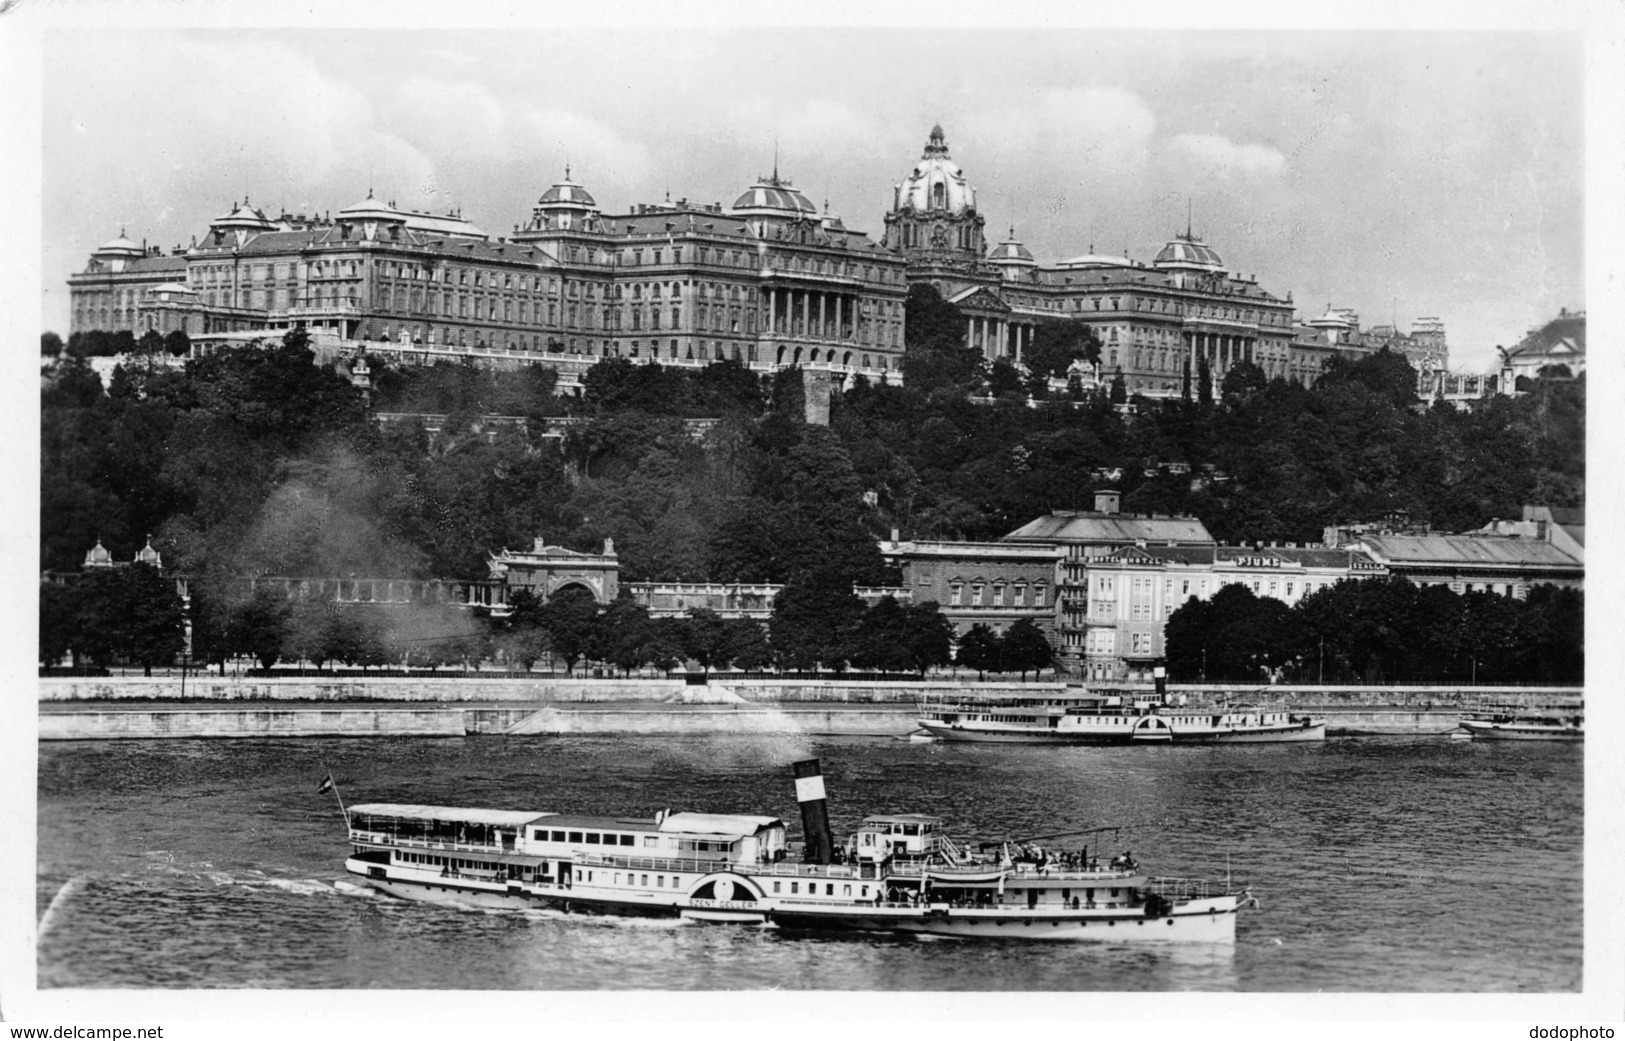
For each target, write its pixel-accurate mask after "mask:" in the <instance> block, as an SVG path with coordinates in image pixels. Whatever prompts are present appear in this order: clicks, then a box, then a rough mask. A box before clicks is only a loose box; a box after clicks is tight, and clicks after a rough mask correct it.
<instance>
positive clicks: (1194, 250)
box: [1151, 231, 1225, 272]
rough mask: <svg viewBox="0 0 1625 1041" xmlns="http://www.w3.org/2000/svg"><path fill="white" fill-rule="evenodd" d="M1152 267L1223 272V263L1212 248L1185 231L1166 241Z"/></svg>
mask: <svg viewBox="0 0 1625 1041" xmlns="http://www.w3.org/2000/svg"><path fill="white" fill-rule="evenodd" d="M1151 265H1152V266H1153V267H1167V268H1189V269H1193V270H1197V271H1219V272H1222V271H1224V269H1225V268H1224V261H1223V260H1221V259H1220V258H1219V254H1218V251H1216V250H1215V249H1214V248H1213V247H1212V246H1208V245H1204V244H1203V242H1202V240H1201V238H1200V237H1198V236H1196V235H1193V234H1191V233H1190V232H1189V231H1186V232H1185V233H1184V234H1182V235H1175V236H1174V237H1173V238H1172V239H1169V240H1168V244H1167V245H1166V246H1164V247H1162V249H1161V250H1159V251H1158V252H1157V258H1156V259H1155V260H1153V261H1152V262H1151Z"/></svg>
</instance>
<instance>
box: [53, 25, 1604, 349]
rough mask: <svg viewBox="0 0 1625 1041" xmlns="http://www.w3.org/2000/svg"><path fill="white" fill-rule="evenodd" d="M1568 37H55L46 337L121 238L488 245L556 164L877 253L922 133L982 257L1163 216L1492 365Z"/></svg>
mask: <svg viewBox="0 0 1625 1041" xmlns="http://www.w3.org/2000/svg"><path fill="white" fill-rule="evenodd" d="M1583 57H1584V49H1583V39H1582V37H1581V36H1579V35H1578V34H1570V33H1544V34H1541V33H1532V32H1528V31H1523V32H1474V33H1466V32H1449V31H1447V32H1396V31H1364V32H1348V31H1341V32H1304V31H1282V32H1256V31H1249V32H1240V31H1217V32H1214V31H1207V32H1195V31H1169V30H1162V31H1103V30H1099V29H1054V28H1048V29H1042V30H1029V29H993V30H989V29H974V30H971V29H948V30H919V29H885V28H865V29H857V28H849V29H817V30H808V29H794V30H791V29H757V30H749V31H720V30H710V29H702V28H691V29H676V28H660V29H636V28H617V29H612V30H605V29H581V28H577V29H570V30H568V31H551V32H549V31H537V30H525V31H502V32H495V31H490V30H479V31H458V30H452V31H447V30H435V31H424V30H390V29H382V30H380V29H376V28H369V29H365V30H361V29H354V30H337V29H321V30H316V29H307V30H298V29H296V30H280V31H257V32H246V31H230V30H228V31H219V30H207V31H205V30H133V31H132V30H119V31H116V32H98V31H94V30H58V31H54V32H52V33H50V34H49V35H47V37H46V39H45V49H44V59H45V62H44V69H45V72H44V81H43V101H44V122H43V127H42V131H43V144H44V152H43V154H44V170H43V202H44V208H43V221H44V223H43V246H44V270H43V305H44V306H43V319H44V326H45V328H49V329H55V330H58V331H61V332H64V333H65V332H66V330H67V326H68V320H67V310H68V299H67V289H66V278H67V276H68V275H69V274H70V273H71V272H73V271H75V270H79V269H81V268H82V267H83V265H84V263H85V261H86V258H87V256H88V254H89V253H90V251H91V250H92V249H94V248H95V247H96V246H97V245H99V244H100V243H102V242H105V241H107V240H108V239H110V238H112V237H113V236H114V235H116V234H117V233H118V232H119V230H120V229H121V228H123V229H125V230H126V231H127V232H128V234H129V235H130V237H131V238H133V239H135V240H136V241H138V242H139V241H141V240H142V239H147V240H150V241H151V242H153V243H156V244H161V245H162V246H163V247H164V248H165V249H166V250H167V249H169V248H170V247H172V246H174V245H176V244H185V243H188V242H189V241H190V240H191V239H192V237H193V236H194V235H199V236H201V235H202V233H203V232H204V230H205V229H206V228H207V225H208V222H209V220H210V219H211V218H213V217H216V216H218V215H220V214H222V213H225V212H226V211H227V208H228V206H229V205H230V204H231V202H232V201H233V200H234V199H241V198H243V197H245V196H246V197H247V198H248V199H249V200H250V201H252V202H253V203H254V204H255V205H257V206H263V207H266V208H268V209H272V210H274V209H278V208H281V207H284V206H285V207H287V208H288V209H289V210H292V211H295V212H297V211H306V212H308V211H311V210H323V211H325V210H337V209H339V208H340V207H343V206H345V205H348V204H350V203H352V202H355V201H357V200H358V199H360V198H362V197H364V196H365V195H366V193H367V189H368V187H369V185H370V186H372V187H373V188H374V189H376V191H377V193H378V194H379V195H380V196H383V197H385V198H393V199H394V200H395V201H396V202H398V203H399V204H400V205H402V206H409V207H415V208H424V207H432V208H435V209H445V208H446V207H449V206H455V207H458V208H460V209H461V210H462V211H463V213H464V214H465V215H466V216H467V217H469V218H470V219H471V220H473V221H474V222H475V223H476V224H478V225H480V226H481V227H483V228H484V229H485V230H487V231H489V232H491V233H492V234H508V233H510V232H511V229H512V227H513V225H514V224H515V223H516V222H519V221H522V220H524V219H525V217H526V216H527V215H528V213H529V210H530V207H531V206H532V204H533V203H534V202H535V200H536V197H537V196H538V195H540V194H541V192H542V191H543V190H545V189H546V187H547V186H548V185H549V184H550V183H552V182H553V181H555V180H557V179H558V178H559V176H560V175H561V174H562V172H563V169H564V165H565V163H566V162H568V163H570V165H571V167H572V170H573V173H574V175H575V179H576V180H578V181H580V182H581V183H583V184H584V185H585V186H586V187H587V188H588V189H589V190H590V191H591V192H592V193H593V194H594V195H595V196H596V198H597V200H598V202H599V203H600V205H602V206H603V207H605V208H607V209H615V208H620V207H626V206H629V205H631V204H633V203H637V202H654V201H659V200H661V199H662V198H664V197H665V196H666V193H667V192H668V191H669V192H670V194H671V197H672V198H673V199H676V198H679V197H687V198H688V199H690V200H693V201H704V202H722V203H723V204H725V205H726V204H728V203H730V202H731V201H732V200H733V198H734V197H735V196H736V195H737V194H738V193H739V192H740V191H741V190H742V189H743V188H745V187H747V186H748V185H749V184H750V183H751V182H752V180H753V178H755V177H756V176H757V175H758V174H765V173H767V172H769V171H770V170H771V169H772V166H773V161H774V148H775V142H776V143H777V149H778V156H779V159H778V162H779V170H780V172H781V174H783V175H784V176H786V177H788V178H790V179H791V180H793V181H794V183H795V185H796V186H797V187H798V188H801V189H802V190H804V191H805V192H806V193H807V195H808V196H809V197H811V198H812V199H813V200H814V201H815V202H817V203H818V204H819V205H820V206H821V205H823V203H824V201H825V200H826V199H827V200H828V202H829V206H830V209H831V211H832V212H834V213H836V214H838V215H840V216H841V217H842V218H843V219H844V220H845V221H846V223H847V224H848V226H849V227H853V228H857V229H860V230H864V231H867V232H869V233H870V234H872V235H875V236H877V237H878V235H879V233H880V231H881V229H882V222H881V218H882V215H883V214H884V212H885V211H886V209H887V207H888V205H889V203H890V199H891V191H892V185H893V184H894V183H896V182H897V181H898V180H900V179H901V178H902V177H903V176H904V175H906V174H907V173H908V171H909V169H910V167H911V166H912V164H913V163H914V161H915V160H916V159H918V157H919V155H920V151H921V148H922V146H923V145H924V143H925V140H926V136H927V134H928V133H929V131H930V128H931V126H932V124H933V123H937V122H940V123H941V124H942V126H943V128H944V129H945V131H946V133H947V140H948V144H949V146H950V149H951V154H952V156H953V158H954V159H955V160H956V161H957V162H959V164H960V165H961V166H962V167H963V169H964V170H965V172H966V174H967V175H968V177H969V178H970V181H971V183H972V184H973V185H974V186H975V187H976V188H977V190H978V201H979V204H980V207H981V210H982V212H983V214H984V215H985V216H986V218H987V224H988V232H989V240H990V241H998V240H1000V239H1002V238H1003V237H1004V236H1005V234H1006V233H1007V231H1008V229H1009V228H1010V226H1011V225H1014V226H1015V231H1016V236H1017V238H1019V239H1021V240H1022V241H1023V242H1025V243H1026V244H1027V246H1028V247H1029V248H1030V249H1031V250H1032V251H1033V253H1034V255H1035V256H1037V257H1038V259H1039V260H1040V261H1044V262H1053V261H1056V260H1060V259H1064V258H1066V257H1069V256H1075V255H1077V254H1080V253H1084V252H1086V251H1088V250H1089V249H1090V248H1091V247H1093V248H1094V249H1095V250H1096V251H1098V252H1102V253H1106V252H1109V253H1118V254H1120V253H1123V252H1124V251H1125V250H1126V251H1127V253H1128V255H1129V256H1131V257H1133V258H1135V259H1137V260H1147V261H1148V260H1149V259H1150V258H1151V257H1152V256H1153V255H1154V254H1155V253H1156V251H1157V250H1158V248H1160V246H1161V245H1162V244H1163V243H1164V242H1165V241H1167V239H1168V238H1169V236H1171V235H1172V234H1173V233H1175V232H1176V231H1180V230H1183V229H1184V227H1185V222H1186V205H1187V201H1188V202H1189V204H1190V206H1191V208H1192V210H1193V211H1194V219H1193V225H1194V228H1195V230H1196V232H1197V233H1198V234H1199V235H1201V236H1202V237H1203V238H1204V239H1205V240H1206V241H1207V242H1209V243H1211V244H1212V245H1213V246H1214V247H1215V248H1217V250H1218V251H1219V253H1220V254H1221V256H1223V258H1224V259H1225V261H1226V262H1227V263H1228V265H1229V267H1230V269H1231V270H1232V271H1235V272H1239V273H1242V274H1247V275H1253V274H1256V276H1257V277H1258V280H1259V282H1260V283H1261V284H1262V285H1263V286H1264V288H1266V289H1268V290H1270V291H1273V292H1275V293H1278V294H1281V295H1285V294H1287V293H1289V292H1290V293H1291V294H1292V297H1293V300H1294V302H1295V304H1296V305H1297V308H1298V312H1299V316H1300V317H1301V318H1305V319H1307V318H1312V317H1314V316H1316V315H1318V314H1320V313H1321V312H1322V311H1323V310H1324V309H1325V308H1326V306H1327V305H1328V304H1331V305H1335V306H1339V307H1351V308H1354V309H1355V310H1357V311H1358V312H1359V314H1360V316H1361V320H1362V322H1363V323H1364V324H1366V325H1368V326H1369V325H1373V324H1378V323H1383V322H1390V321H1394V320H1396V319H1397V321H1398V323H1399V325H1400V326H1401V327H1402V328H1409V327H1410V325H1411V322H1412V320H1413V319H1415V318H1416V317H1418V316H1423V315H1436V316H1439V317H1441V318H1443V319H1444V321H1445V325H1446V328H1447V330H1448V332H1449V339H1450V344H1451V358H1452V365H1453V367H1456V368H1460V369H1466V370H1472V371H1478V370H1482V369H1484V368H1486V367H1487V366H1488V364H1489V359H1490V358H1491V356H1492V354H1493V347H1494V345H1495V344H1497V343H1501V344H1510V343H1512V342H1514V341H1515V340H1516V339H1517V338H1518V337H1519V336H1521V335H1522V334H1523V333H1524V331H1525V330H1526V329H1527V328H1529V327H1530V326H1531V325H1533V324H1535V323H1537V322H1540V321H1542V320H1544V319H1545V318H1547V317H1550V316H1552V315H1555V314H1556V312H1557V310H1558V309H1559V308H1560V307H1570V308H1583V307H1584V306H1585V304H1586V300H1585V296H1584V273H1583V230H1584V212H1583V201H1584V200H1583V173H1584V163H1583V149H1584V143H1585V142H1584V118H1583V116H1584V113H1583V98H1584V78H1583Z"/></svg>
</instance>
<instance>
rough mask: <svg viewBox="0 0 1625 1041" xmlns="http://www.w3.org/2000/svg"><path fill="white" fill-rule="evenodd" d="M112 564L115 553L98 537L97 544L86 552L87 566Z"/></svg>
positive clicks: (110, 565)
mask: <svg viewBox="0 0 1625 1041" xmlns="http://www.w3.org/2000/svg"><path fill="white" fill-rule="evenodd" d="M112 566H113V554H112V553H110V552H108V550H107V547H106V546H104V545H102V540H101V539H100V538H99V537H98V538H97V539H96V545H95V546H94V547H92V548H91V549H90V550H89V552H87V553H86V554H85V567H112Z"/></svg>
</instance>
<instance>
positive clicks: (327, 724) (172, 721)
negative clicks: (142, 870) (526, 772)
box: [39, 706, 465, 741]
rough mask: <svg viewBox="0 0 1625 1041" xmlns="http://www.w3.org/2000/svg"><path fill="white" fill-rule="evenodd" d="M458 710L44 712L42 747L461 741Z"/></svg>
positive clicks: (460, 722)
mask: <svg viewBox="0 0 1625 1041" xmlns="http://www.w3.org/2000/svg"><path fill="white" fill-rule="evenodd" d="M464 733H465V722H464V719H463V713H462V711H461V710H459V709H404V710H403V709H398V708H392V709H389V710H387V711H379V710H378V709H375V708H358V709H289V708H284V707H281V706H278V707H275V708H259V709H196V710H177V709H155V710H144V711H124V710H120V711H105V712H101V711H94V710H84V709H81V710H77V711H72V712H42V713H40V717H39V737H40V740H42V741H75V740H86V739H90V740H101V739H109V738H155V737H462V736H463V734H464Z"/></svg>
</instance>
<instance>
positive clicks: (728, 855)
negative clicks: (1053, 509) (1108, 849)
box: [345, 760, 1256, 943]
mask: <svg viewBox="0 0 1625 1041" xmlns="http://www.w3.org/2000/svg"><path fill="white" fill-rule="evenodd" d="M796 772H797V775H798V776H797V779H796V789H797V800H798V802H799V803H800V804H801V809H802V827H803V831H804V833H805V836H806V837H805V841H804V842H803V843H800V844H792V843H791V842H790V841H789V840H788V839H787V835H786V826H785V823H784V821H783V820H781V819H779V818H777V817H769V816H748V815H736V814H708V813H660V814H656V815H655V816H653V817H648V818H641V817H615V816H598V815H580V814H563V813H539V812H531V811H506V810H481V809H463V808H456V807H445V806H418V805H401V804H392V803H364V804H360V805H356V806H352V807H351V808H350V809H349V811H348V823H349V835H350V844H351V852H350V855H349V857H348V858H347V859H346V861H345V868H346V870H347V871H348V872H349V873H350V874H351V875H352V876H354V877H356V878H357V879H358V880H360V881H362V882H364V883H365V884H366V885H368V886H370V887H372V888H374V889H377V890H379V891H381V892H384V893H387V894H389V895H391V896H397V897H403V898H406V899H412V900H426V901H431V902H439V903H454V904H459V905H473V906H478V907H493V908H530V907H554V908H559V909H563V910H567V911H584V912H598V913H606V914H636V915H662V916H675V917H683V918H689V919H696V920H700V921H709V922H735V923H750V924H758V925H770V926H778V927H781V928H788V929H820V930H822V929H836V930H862V931H881V932H897V933H919V934H930V935H937V936H960V937H982V936H998V937H1009V936H1016V937H1022V938H1030V939H1046V940H1100V941H1113V942H1123V941H1158V942H1164V943H1168V942H1174V943H1193V942H1231V941H1233V940H1234V939H1235V919H1236V914H1237V913H1238V912H1239V911H1240V909H1241V908H1242V907H1244V906H1249V905H1252V904H1255V903H1256V902H1255V901H1252V899H1251V896H1250V894H1249V893H1248V892H1247V891H1245V890H1239V891H1238V890H1236V889H1234V888H1232V887H1231V886H1230V885H1229V884H1228V882H1220V881H1217V880H1214V881H1208V880H1202V879H1187V878H1161V877H1156V876H1152V875H1149V874H1147V873H1145V872H1142V871H1141V870H1140V868H1139V866H1138V865H1137V864H1136V863H1134V860H1133V858H1132V856H1131V855H1128V854H1126V853H1125V854H1123V855H1122V856H1119V857H1116V858H1113V859H1111V860H1109V861H1108V862H1107V863H1106V864H1105V865H1104V866H1102V865H1101V863H1100V860H1099V855H1098V851H1096V852H1095V855H1094V856H1091V855H1090V852H1091V851H1089V850H1088V849H1074V850H1067V851H1055V850H1043V849H1039V848H1037V847H1033V846H1031V845H1027V846H1021V845H1017V846H1014V847H1012V846H1011V844H1009V843H998V844H995V843H984V844H982V845H981V846H979V847H975V848H973V847H972V846H971V845H970V844H968V843H960V842H956V841H954V840H953V839H952V838H950V837H949V836H948V835H947V834H946V833H945V832H944V831H943V829H942V822H941V820H940V818H937V817H933V816H927V815H921V814H877V815H873V816H870V817H867V818H865V819H864V821H863V824H862V825H861V826H860V827H859V828H858V830H857V831H856V832H855V833H854V834H853V835H852V836H851V837H850V838H849V839H848V840H847V841H846V842H845V843H844V844H842V845H840V846H836V845H835V844H834V843H833V842H832V839H831V835H830V831H829V825H828V816H827V811H826V809H825V802H824V792H823V779H822V777H821V776H820V775H819V773H818V764H817V760H809V761H807V762H803V763H797V764H796Z"/></svg>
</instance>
